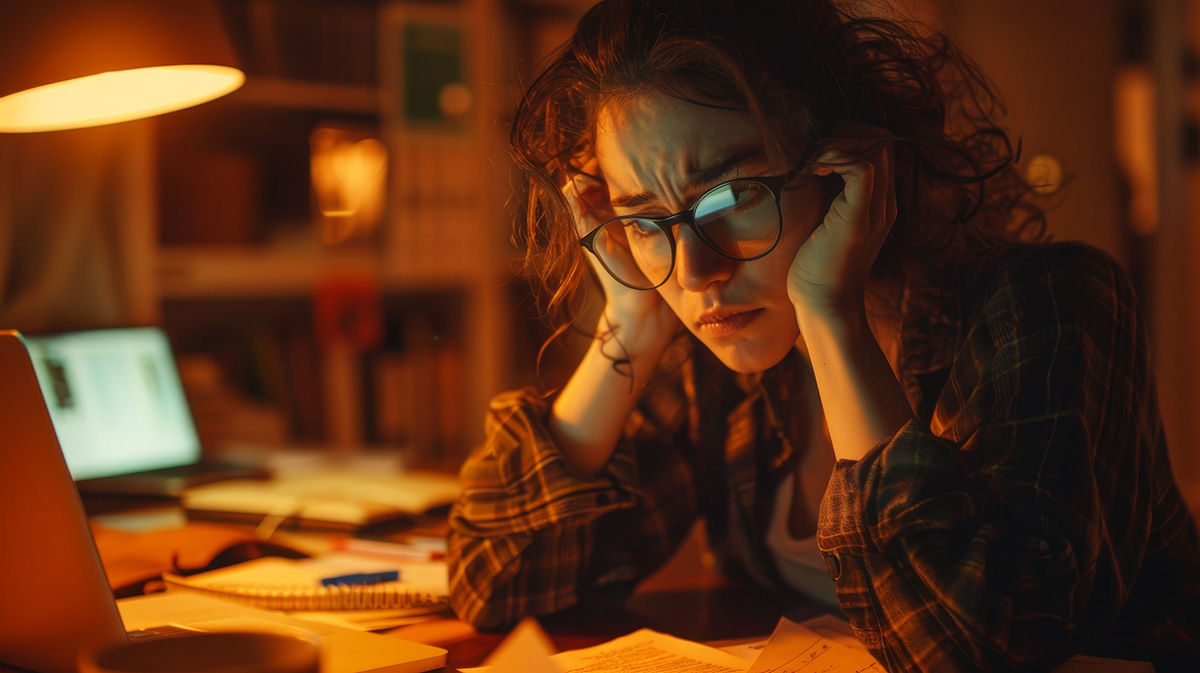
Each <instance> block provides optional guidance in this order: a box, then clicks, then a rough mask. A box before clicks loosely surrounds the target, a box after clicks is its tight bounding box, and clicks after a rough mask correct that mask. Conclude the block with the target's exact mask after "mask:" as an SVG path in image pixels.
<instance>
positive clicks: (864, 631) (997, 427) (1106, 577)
mask: <svg viewBox="0 0 1200 673" xmlns="http://www.w3.org/2000/svg"><path fill="white" fill-rule="evenodd" d="M1146 351H1147V349H1146V343H1145V335H1144V333H1143V328H1142V325H1141V324H1140V323H1139V314H1138V311H1137V308H1136V299H1135V297H1134V294H1133V292H1132V289H1131V287H1130V286H1129V284H1128V281H1127V280H1126V279H1125V277H1124V276H1123V275H1122V274H1121V272H1120V270H1119V268H1118V267H1116V265H1115V264H1113V263H1112V262H1111V261H1109V260H1108V259H1107V258H1105V257H1103V256H1101V255H1099V254H1096V253H1094V252H1090V251H1088V250H1086V249H1083V248H1078V247H1069V248H1062V249H1056V250H1053V251H1052V252H1048V253H1045V254H1041V255H1033V256H1030V257H1027V258H1024V259H1022V260H1020V261H1019V262H1018V263H1015V264H1014V266H1013V268H1011V269H1010V270H1009V272H1008V275H1007V276H1006V277H1004V278H1003V279H1002V280H1001V281H1000V282H998V283H997V285H996V287H995V289H994V291H993V292H992V293H990V294H989V295H988V297H987V298H986V300H985V301H984V302H983V303H982V304H981V310H980V312H979V314H978V315H977V316H976V318H975V320H974V321H973V322H972V323H971V324H970V325H969V326H968V328H967V331H966V333H965V341H964V345H963V347H962V349H961V350H960V352H959V354H958V356H957V359H956V361H955V363H954V365H953V367H952V368H951V371H950V373H949V378H948V383H947V384H946V386H945V387H944V388H943V389H942V390H941V393H940V394H941V397H940V399H939V400H938V403H937V406H936V408H935V411H934V415H933V418H932V420H931V421H929V422H921V421H912V422H910V423H909V424H907V425H906V426H905V427H903V428H902V429H901V430H900V431H899V432H898V433H897V434H896V435H895V436H894V437H892V438H890V439H889V440H888V441H887V442H885V443H883V444H881V445H880V446H877V447H875V449H874V450H872V451H871V452H870V453H868V454H867V455H866V456H865V457H864V458H863V459H861V460H858V461H841V462H839V463H838V465H837V466H836V468H835V470H834V474H833V477H832V479H831V481H830V484H829V487H828V490H827V491H826V495H825V498H824V500H823V502H822V505H821V513H820V524H819V544H820V548H821V549H822V551H823V552H824V553H825V555H826V560H827V564H828V565H829V568H830V572H831V574H833V575H834V576H835V581H836V584H837V587H838V595H839V600H840V601H841V603H842V607H843V609H844V610H845V611H846V614H847V616H848V617H849V618H850V620H851V622H852V624H853V626H854V628H855V632H856V635H857V636H858V637H859V638H860V639H862V640H863V641H864V643H865V644H866V645H867V646H868V647H869V648H870V649H871V650H872V651H873V652H874V653H875V655H876V657H877V658H878V659H879V660H880V661H881V662H883V663H884V664H885V665H886V666H887V667H888V669H889V670H920V671H949V670H1008V669H1011V668H1021V667H1025V666H1029V667H1032V668H1039V669H1045V668H1049V667H1052V666H1053V665H1054V664H1056V663H1057V662H1061V661H1064V660H1066V659H1068V658H1069V657H1070V656H1072V655H1073V654H1075V653H1077V652H1079V651H1080V650H1082V649H1084V648H1086V647H1087V646H1088V645H1089V644H1091V643H1092V641H1093V640H1094V639H1096V638H1097V637H1098V636H1099V635H1100V634H1101V633H1103V632H1104V631H1105V629H1106V628H1107V627H1108V625H1109V624H1110V623H1111V622H1112V620H1113V619H1114V618H1115V617H1116V615H1117V613H1118V612H1119V611H1120V610H1121V608H1122V605H1123V604H1124V602H1125V600H1126V598H1127V596H1128V595H1129V592H1130V589H1131V586H1132V584H1133V581H1134V579H1135V577H1136V576H1137V573H1138V570H1139V566H1140V565H1141V563H1142V560H1143V558H1144V555H1145V554H1146V553H1148V552H1147V550H1150V549H1153V548H1154V546H1155V545H1154V543H1153V541H1152V540H1151V535H1152V532H1153V531H1155V529H1156V528H1158V529H1159V530H1161V525H1160V524H1158V523H1156V522H1155V517H1156V508H1159V507H1161V506H1163V504H1164V503H1163V499H1164V494H1168V493H1169V492H1170V491H1171V490H1172V487H1171V485H1170V472H1169V468H1168V467H1167V457H1166V453H1165V447H1164V444H1163V442H1162V440H1161V428H1160V422H1159V420H1158V414H1157V409H1156V407H1155V403H1154V394H1153V390H1152V382H1151V380H1150V377H1149V374H1148V363H1147V352H1146Z"/></svg>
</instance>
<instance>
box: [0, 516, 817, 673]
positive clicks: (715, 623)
mask: <svg viewBox="0 0 1200 673" xmlns="http://www.w3.org/2000/svg"><path fill="white" fill-rule="evenodd" d="M157 516H160V517H162V516H164V515H163V514H162V513H160V514H158V515H157ZM101 521H103V518H101ZM180 524H181V527H178V528H172V527H170V526H169V525H168V526H166V527H165V528H160V529H159V530H158V531H156V532H154V533H145V534H137V533H131V532H128V531H121V530H114V529H112V528H110V527H107V526H104V525H99V526H96V525H94V534H95V537H96V540H97V546H98V547H99V549H100V554H101V558H102V560H103V561H104V563H105V567H106V570H108V571H109V573H110V580H111V581H112V583H113V584H114V586H121V585H123V584H125V583H127V581H128V579H129V578H131V577H136V576H138V575H139V574H141V575H143V576H144V575H147V574H153V573H154V569H155V567H163V564H164V563H167V562H169V561H173V560H178V561H179V562H180V565H181V566H192V567H195V566H199V565H204V563H206V562H207V558H208V557H210V556H211V554H213V553H215V551H216V550H218V549H221V548H224V547H226V546H228V545H230V544H233V543H236V542H239V541H245V540H253V539H254V538H253V533H252V531H250V530H249V529H248V528H245V527H241V526H230V525H222V524H211V523H202V522H186V523H185V522H183V521H182V520H180ZM321 537H322V536H320V535H315V536H314V535H311V534H308V535H300V536H297V535H295V534H284V535H283V536H282V538H280V539H279V541H280V542H282V543H283V544H285V545H288V546H292V547H303V546H304V544H316V545H318V546H319V544H320V541H321ZM273 539H274V538H273ZM310 548H311V547H310ZM703 548H704V541H703V531H702V529H700V528H697V529H696V530H695V531H694V532H693V535H692V537H691V538H689V540H688V541H687V543H685V545H684V546H683V548H682V549H681V550H680V552H679V553H678V554H677V555H676V556H675V558H674V559H672V560H671V561H670V562H668V563H667V564H666V565H665V566H664V567H663V568H662V569H660V570H659V572H657V573H656V574H655V575H654V576H652V577H650V578H649V579H647V580H646V581H645V582H644V583H643V584H642V585H641V586H640V587H639V588H638V590H637V591H636V592H635V593H634V595H633V596H632V597H631V599H630V600H629V601H628V602H627V604H626V605H625V606H624V607H623V608H622V609H620V610H616V611H610V612H607V613H595V612H591V611H587V610H580V609H576V610H571V611H568V612H566V613H563V614H559V615H554V616H551V617H547V618H543V619H541V620H539V621H540V622H541V625H542V627H543V628H544V629H545V631H546V633H547V634H548V635H549V637H550V639H551V641H552V642H553V644H554V646H555V647H556V648H557V649H558V650H560V651H563V650H571V649H578V648H581V647H589V646H591V645H597V644H600V643H603V642H606V641H608V640H611V639H613V638H616V637H619V636H622V635H625V634H627V633H630V632H632V631H635V630H637V629H640V628H651V629H654V630H656V631H660V632H663V633H668V634H671V635H674V636H677V637H679V638H685V639H687V640H693V641H699V642H721V641H736V640H747V639H753V638H762V637H766V636H768V635H769V634H770V633H771V631H772V630H773V629H774V627H775V625H776V623H777V622H778V621H779V617H780V616H781V614H783V612H782V607H781V606H780V605H779V604H778V602H777V601H776V597H774V596H772V595H770V594H768V593H766V592H764V591H762V590H758V589H754V588H748V587H746V586H742V585H736V584H734V583H732V582H731V581H729V580H728V579H726V578H724V577H722V576H721V575H720V574H719V573H717V572H715V571H714V570H713V569H712V568H711V567H710V566H709V565H707V564H706V563H705V562H704V560H703V559H704V554H703ZM166 567H169V566H166ZM824 612H827V610H826V609H824V608H822V607H820V606H819V605H816V604H813V605H808V606H799V607H796V608H792V609H791V610H789V611H788V612H787V616H788V617H790V618H792V619H795V620H798V621H799V620H804V619H808V618H810V617H814V616H817V615H819V614H822V613H824ZM387 633H388V634H389V635H394V636H396V637H401V638H405V639H408V640H413V641H417V642H423V643H428V644H431V645H437V646H440V647H444V648H446V649H447V650H448V652H449V657H448V661H449V663H448V665H447V667H446V668H445V669H444V670H445V671H454V670H456V669H458V668H460V667H469V666H478V665H480V664H481V663H483V661H484V659H486V658H487V656H488V654H490V653H491V652H492V650H493V649H495V647H496V646H497V645H498V644H499V643H500V641H501V640H503V638H504V636H505V635H506V634H505V633H502V632H498V633H487V632H479V631H477V630H476V629H474V628H473V627H472V626H470V625H469V624H466V623H465V622H462V621H460V620H458V619H455V618H453V617H450V616H446V617H440V618H435V619H432V620H429V621H426V622H420V623H417V624H413V625H409V626H403V627H399V628H396V629H392V630H391V631H388V632H387ZM0 670H3V669H0Z"/></svg>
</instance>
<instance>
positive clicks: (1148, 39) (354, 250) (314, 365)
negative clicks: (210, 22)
mask: <svg viewBox="0 0 1200 673" xmlns="http://www.w3.org/2000/svg"><path fill="white" fill-rule="evenodd" d="M217 4H218V7H219V10H220V15H221V18H222V22H223V26H224V28H225V31H226V33H227V38H228V40H229V42H230V44H231V46H232V47H233V50H234V52H235V54H236V57H237V59H238V61H239V62H240V65H241V67H242V69H243V70H244V71H245V72H246V75H247V80H246V83H245V85H244V86H243V87H242V88H241V89H239V90H237V91H235V92H233V93H232V94H230V95H228V96H225V97H223V98H220V99H218V100H215V101H213V102H210V103H206V104H204V105H201V106H198V107H194V108H189V109H185V110H181V111H177V112H172V113H169V114H166V115H162V116H158V117H152V118H149V119H144V120H140V121H132V122H124V123H120V124H114V125H109V126H101V127H96V128H89V129H77V130H65V131H49V132H43V133H22V134H8V133H2V134H0V326H3V327H5V328H16V329H21V330H23V331H27V332H31V333H42V332H48V331H58V330H64V329H72V328H80V327H98V326H110V325H128V324H161V325H163V326H164V327H165V328H166V330H167V332H168V334H169V335H170V337H171V339H172V342H173V344H174V346H175V348H176V351H177V355H178V357H179V362H180V366H181V370H182V373H183V375H184V380H185V385H186V386H187V388H188V392H189V397H190V398H191V401H192V404H193V409H194V412H195V415H196V420H197V423H198V425H199V428H200V431H201V434H202V436H203V438H204V439H205V440H206V443H207V444H208V445H210V446H239V445H244V446H254V447H276V448H278V450H281V451H283V450H288V449H289V448H291V447H298V446H322V447H328V448H329V450H331V451H345V452H364V451H388V452H397V451H398V452H403V455H404V457H405V462H406V463H407V464H411V465H421V466H433V467H444V468H447V469H453V468H454V467H455V466H456V465H457V464H458V463H459V462H461V460H462V458H463V457H464V456H465V454H466V452H467V451H468V450H469V449H470V448H471V447H472V446H473V445H475V444H476V443H478V442H479V441H480V440H481V439H482V437H483V425H482V418H483V415H484V413H483V412H484V409H485V408H486V404H487V401H488V399H489V398H490V397H491V396H492V395H493V394H495V393H496V392H498V391H500V390H503V389H508V388H513V387H517V386H524V385H537V384H539V379H538V371H537V370H536V368H535V359H536V353H537V349H538V347H539V346H540V345H541V343H542V340H543V338H544V336H545V334H546V333H547V330H546V328H545V326H544V325H542V323H541V321H540V319H539V316H538V314H537V311H536V309H535V307H534V304H533V302H532V299H531V297H530V279H529V278H527V277H526V276H525V275H523V274H522V272H521V268H520V263H519V256H520V253H519V251H518V250H517V249H516V248H515V247H514V245H513V244H512V242H511V240H510V236H511V230H512V221H513V218H514V216H515V215H517V213H516V204H517V200H516V199H515V198H514V195H513V189H514V186H515V184H516V181H515V179H514V177H513V176H512V175H511V172H510V167H509V162H508V159H507V134H508V126H509V121H510V119H511V115H512V112H513V107H514V104H515V101H516V99H517V96H518V94H519V91H520V87H521V83H522V82H527V81H529V79H530V78H531V76H532V75H533V73H534V72H535V71H536V64H537V63H538V61H539V60H540V59H541V58H543V56H545V55H546V54H547V53H549V52H550V51H551V50H552V49H553V48H554V47H555V46H557V45H558V44H560V43H561V42H562V41H563V40H565V39H566V38H567V37H568V36H569V35H570V32H571V29H572V26H573V24H574V22H575V20H576V19H577V18H578V16H579V15H581V14H582V13H583V12H584V11H586V9H587V8H588V7H589V6H590V5H591V4H592V3H591V2H589V1H588V0H458V1H451V0H447V1H443V2H404V1H399V0H218V2H217ZM857 4H858V5H861V6H862V7H865V8H867V9H869V10H870V11H880V12H900V13H902V14H907V15H912V16H916V17H918V18H920V19H921V20H924V21H926V22H928V23H931V24H933V25H936V26H939V27H941V28H942V29H944V30H946V31H948V32H949V33H950V35H951V36H952V37H953V38H954V39H956V40H957V41H958V42H959V44H960V45H961V46H963V47H964V48H965V49H966V51H967V52H968V53H970V54H972V55H973V56H974V57H975V58H976V59H977V60H978V61H979V62H980V63H981V64H982V66H983V68H984V70H985V71H986V72H987V73H988V74H989V75H990V76H991V77H992V78H993V79H994V81H995V83H996V85H997V86H998V88H999V90H1000V91H1001V92H1002V93H1003V94H1004V96H1005V99H1006V101H1007V105H1008V111H1009V116H1008V122H1007V126H1008V128H1009V130H1010V132H1011V133H1012V135H1013V136H1014V138H1016V137H1018V136H1019V137H1020V138H1021V144H1022V158H1021V162H1020V166H1021V167H1022V168H1023V170H1026V171H1028V172H1029V175H1030V177H1031V178H1033V179H1034V180H1035V182H1037V184H1039V185H1041V187H1040V189H1041V191H1043V192H1044V196H1045V197H1046V199H1047V201H1048V202H1049V203H1052V204H1053V209H1052V211H1051V213H1050V231H1051V233H1052V234H1053V235H1054V236H1055V238H1057V239H1074V240H1082V241H1085V242H1088V243H1091V244H1093V245H1095V246H1098V247H1100V248H1102V249H1104V250H1106V251H1108V252H1109V253H1111V254H1112V255H1114V256H1115V257H1116V258H1117V259H1118V260H1120V261H1121V262H1122V263H1124V264H1125V265H1126V266H1127V268H1128V269H1129V270H1130V272H1131V274H1132V275H1133V278H1134V279H1135V282H1136V283H1137V285H1138V288H1139V291H1140V293H1141V296H1142V298H1143V301H1144V303H1145V305H1146V308H1147V313H1146V315H1147V318H1148V323H1147V328H1148V330H1149V331H1150V334H1151V338H1152V340H1153V344H1154V353H1153V356H1154V360H1155V365H1156V367H1157V377H1158V385H1159V391H1160V397H1161V402H1162V408H1163V414H1164V418H1165V421H1166V424H1167V434H1168V437H1169V440H1170V442H1171V447H1172V460H1173V464H1174V466H1175V468H1176V471H1177V473H1178V475H1179V477H1178V478H1179V481H1180V483H1181V485H1182V486H1183V487H1184V489H1185V492H1186V493H1187V494H1188V496H1189V499H1190V500H1191V502H1192V504H1193V505H1194V506H1195V505H1196V504H1198V503H1200V449H1198V448H1197V443H1198V442H1200V393H1198V392H1197V384H1198V382H1200V354H1198V353H1197V352H1196V345H1197V342H1193V341H1192V338H1193V337H1192V335H1193V334H1195V332H1196V329H1197V326H1198V325H1200V271H1197V268H1196V267H1197V265H1195V264H1193V263H1192V260H1193V259H1194V258H1196V257H1198V256H1200V255H1198V254H1197V253H1200V240H1198V239H1200V207H1198V201H1200V173H1198V171H1197V161H1198V154H1200V137H1198V132H1197V128H1198V126H1197V125H1198V120H1200V79H1198V70H1200V67H1198V60H1197V52H1196V48H1197V44H1198V43H1200V42H1198V40H1200V0H1056V1H1054V2H1045V1H1044V0H1037V1H1035V0H903V1H900V2H892V3H887V2H859V3H857ZM0 5H2V6H3V7H5V9H0V15H4V14H7V13H8V12H9V11H10V9H9V8H11V7H15V2H12V3H10V0H4V1H3V3H0ZM10 25H11V23H10ZM27 58H28V59H38V58H39V57H38V55H36V54H28V55H27ZM21 67H23V66H22V61H19V60H13V59H8V60H6V61H5V62H3V63H0V69H14V68H18V69H19V68H21ZM1198 342H1200V340H1198ZM560 378H561V371H560V370H558V369H556V368H555V367H553V366H548V367H547V368H546V369H545V370H543V371H542V381H541V384H540V385H541V386H543V387H550V386H553V385H558V384H559V383H561V381H560V380H559V379H560Z"/></svg>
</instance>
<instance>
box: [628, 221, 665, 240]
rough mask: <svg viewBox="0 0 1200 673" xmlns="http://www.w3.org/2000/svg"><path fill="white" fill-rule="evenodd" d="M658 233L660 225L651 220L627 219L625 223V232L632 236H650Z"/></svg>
mask: <svg viewBox="0 0 1200 673" xmlns="http://www.w3.org/2000/svg"><path fill="white" fill-rule="evenodd" d="M658 233H659V228H658V225H656V224H654V223H653V222H651V221H650V220H641V219H638V220H627V223H626V225H625V234H626V235H627V236H629V237H631V238H649V237H651V236H655V235H657V234H658Z"/></svg>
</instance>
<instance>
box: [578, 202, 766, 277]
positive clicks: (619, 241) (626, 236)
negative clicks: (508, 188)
mask: <svg viewBox="0 0 1200 673" xmlns="http://www.w3.org/2000/svg"><path fill="white" fill-rule="evenodd" d="M692 213H693V218H694V221H695V229H696V231H697V234H698V236H699V238H700V239H701V240H702V241H704V243H706V244H707V245H708V246H709V247H711V248H712V249H714V250H716V251H717V252H719V253H721V254H722V255H725V256H726V257H730V258H732V259H736V260H748V259H753V258H755V257H758V256H759V255H762V254H764V253H766V252H767V251H768V250H770V249H771V247H772V246H773V245H775V241H776V240H777V239H778V237H779V228H780V213H779V207H778V204H777V203H776V200H775V196H774V194H772V193H771V190H770V189H769V188H767V186H766V185H764V184H762V183H760V182H756V181H753V180H734V181H732V182H727V183H725V184H723V185H719V186H718V187H716V188H714V189H713V190H711V191H709V192H707V193H706V194H705V195H704V196H702V197H700V200H699V201H697V202H696V205H695V206H694V207H693V208H692ZM593 250H594V251H595V253H596V255H597V257H599V258H600V261H601V263H603V265H604V267H605V268H606V269H608V271H609V273H611V274H612V275H613V277H615V278H616V279H617V280H620V281H621V282H623V283H625V284H626V285H629V286H631V287H636V288H643V289H650V288H653V287H656V286H658V285H661V284H662V283H663V282H664V281H665V280H666V279H667V277H668V276H669V275H670V274H671V270H672V268H673V266H674V261H675V259H674V258H675V251H674V245H673V241H672V238H671V235H670V234H668V233H667V231H666V229H664V227H662V226H659V224H658V223H657V222H656V221H655V220H653V219H649V218H640V217H634V216H630V217H621V218H617V219H615V220H611V221H610V222H608V223H606V224H605V225H604V226H603V227H601V229H600V230H599V231H598V232H596V237H595V239H594V240H593Z"/></svg>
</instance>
